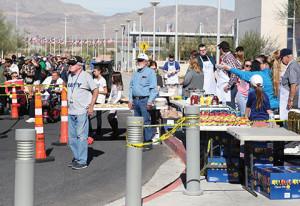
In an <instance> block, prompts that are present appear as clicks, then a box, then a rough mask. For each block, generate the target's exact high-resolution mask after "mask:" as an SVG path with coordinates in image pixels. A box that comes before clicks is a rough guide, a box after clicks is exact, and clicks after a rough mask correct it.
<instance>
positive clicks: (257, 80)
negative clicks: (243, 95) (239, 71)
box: [245, 74, 271, 121]
mask: <svg viewBox="0 0 300 206" xmlns="http://www.w3.org/2000/svg"><path fill="white" fill-rule="evenodd" d="M250 84H251V87H252V89H253V90H254V91H252V92H250V93H249V96H248V101H247V104H246V112H245V117H246V118H247V119H249V120H250V121H255V120H269V114H270V113H271V106H270V100H269V97H268V95H267V94H266V93H265V92H263V91H262V86H263V78H262V77H261V76H260V75H258V74H256V75H253V76H252V77H251V79H250ZM250 111H251V114H250V117H249V113H250Z"/></svg>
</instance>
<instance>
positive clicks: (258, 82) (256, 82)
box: [250, 74, 264, 87]
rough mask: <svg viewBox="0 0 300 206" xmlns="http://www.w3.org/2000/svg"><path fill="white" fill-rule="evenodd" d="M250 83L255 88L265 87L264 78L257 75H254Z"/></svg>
mask: <svg viewBox="0 0 300 206" xmlns="http://www.w3.org/2000/svg"><path fill="white" fill-rule="evenodd" d="M250 83H251V84H252V85H253V86H255V87H258V86H260V87H261V86H263V83H264V81H263V78H262V77H261V76H260V75H258V74H255V75H253V76H252V77H251V79H250Z"/></svg>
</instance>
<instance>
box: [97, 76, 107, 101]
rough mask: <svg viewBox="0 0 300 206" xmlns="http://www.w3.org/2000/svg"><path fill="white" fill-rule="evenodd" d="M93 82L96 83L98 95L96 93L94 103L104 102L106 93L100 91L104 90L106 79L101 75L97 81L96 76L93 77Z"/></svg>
mask: <svg viewBox="0 0 300 206" xmlns="http://www.w3.org/2000/svg"><path fill="white" fill-rule="evenodd" d="M94 82H95V83H96V85H97V87H98V88H99V95H98V98H97V101H96V103H98V104H104V103H105V97H106V95H105V94H100V92H101V91H104V87H106V80H105V79H104V77H101V79H100V80H99V81H98V80H97V78H95V79H94Z"/></svg>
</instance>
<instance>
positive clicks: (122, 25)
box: [120, 24, 125, 71]
mask: <svg viewBox="0 0 300 206" xmlns="http://www.w3.org/2000/svg"><path fill="white" fill-rule="evenodd" d="M120 26H121V27H122V35H121V36H122V51H121V58H122V60H121V71H122V70H123V69H124V30H125V24H120Z"/></svg>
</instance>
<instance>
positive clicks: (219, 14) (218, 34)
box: [216, 0, 221, 64]
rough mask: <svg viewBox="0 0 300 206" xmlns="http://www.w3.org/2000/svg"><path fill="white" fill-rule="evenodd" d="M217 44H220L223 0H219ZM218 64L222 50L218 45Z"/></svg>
mask: <svg viewBox="0 0 300 206" xmlns="http://www.w3.org/2000/svg"><path fill="white" fill-rule="evenodd" d="M217 25H218V27H217V45H219V44H220V28H221V0H218V23H217ZM216 60H217V64H219V62H220V50H219V48H218V46H217V55H216Z"/></svg>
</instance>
